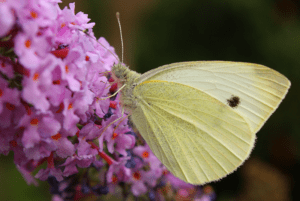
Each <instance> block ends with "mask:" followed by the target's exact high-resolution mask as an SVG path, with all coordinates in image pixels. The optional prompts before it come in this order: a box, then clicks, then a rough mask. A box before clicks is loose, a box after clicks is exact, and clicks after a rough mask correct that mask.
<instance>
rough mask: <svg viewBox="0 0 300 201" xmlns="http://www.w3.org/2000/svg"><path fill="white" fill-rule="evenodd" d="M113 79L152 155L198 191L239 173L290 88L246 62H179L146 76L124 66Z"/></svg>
mask: <svg viewBox="0 0 300 201" xmlns="http://www.w3.org/2000/svg"><path fill="white" fill-rule="evenodd" d="M112 74H113V78H114V79H115V80H116V81H117V82H118V84H119V86H123V89H122V90H121V101H122V105H123V106H124V107H125V109H126V111H128V112H129V114H131V121H132V122H133V124H134V125H135V126H136V128H137V129H138V131H139V132H140V134H141V135H142V136H143V138H144V139H145V140H146V142H147V143H148V145H149V146H150V148H151V150H152V151H153V153H154V154H155V155H156V156H157V157H158V158H159V159H160V161H161V162H162V163H163V164H164V165H165V166H166V167H167V168H168V170H169V171H170V172H172V173H173V174H174V175H175V176H177V177H178V178H180V179H182V180H184V181H186V182H188V183H192V184H204V183H207V182H211V181H215V180H218V179H220V178H222V177H225V176H226V175H228V174H229V173H231V172H233V171H234V170H236V169H237V168H238V167H239V166H240V165H241V164H242V163H243V162H244V161H245V160H246V159H247V158H248V157H249V154H250V152H251V150H252V149H253V146H254V142H255V138H256V137H255V134H256V133H257V132H258V131H259V129H260V128H261V127H262V126H263V124H264V123H265V122H266V120H267V119H268V118H269V117H270V115H271V114H272V113H273V112H274V111H275V110H276V108H277V107H278V105H279V104H280V102H281V101H282V99H283V98H284V97H285V95H286V93H287V91H288V89H289V87H290V81H289V80H288V79H287V78H286V77H285V76H283V75H281V74H280V73H278V72H276V71H275V70H272V69H270V68H268V67H266V66H262V65H257V64H251V63H242V62H223V61H198V62H182V63H174V64H170V65H165V66H162V67H159V68H156V69H153V70H150V71H148V72H146V73H144V74H142V75H141V74H138V73H136V72H134V71H131V70H129V69H128V68H127V67H126V66H124V65H122V64H117V65H115V66H113V68H112Z"/></svg>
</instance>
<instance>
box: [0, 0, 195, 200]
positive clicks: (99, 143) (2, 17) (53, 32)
mask: <svg viewBox="0 0 300 201" xmlns="http://www.w3.org/2000/svg"><path fill="white" fill-rule="evenodd" d="M58 3H60V0H5V1H1V2H0V27H1V29H0V154H4V155H7V154H8V153H9V152H10V151H12V152H13V153H14V162H15V164H16V166H17V168H18V170H19V171H20V172H21V173H22V175H23V176H24V178H25V179H26V181H27V182H28V184H31V183H33V184H36V183H37V181H36V180H35V178H39V179H41V180H48V182H49V183H50V185H52V187H53V188H55V189H59V188H58V186H59V185H61V184H62V183H64V185H66V186H68V185H67V184H65V183H66V181H68V179H69V178H71V176H72V175H73V176H74V175H76V174H77V173H79V168H95V169H96V170H97V177H99V179H100V182H99V183H101V185H96V186H91V185H90V184H89V183H88V182H87V180H88V176H87V174H86V175H85V176H84V177H83V178H85V179H83V180H82V181H79V182H78V185H77V187H78V186H79V190H81V192H86V193H90V192H93V193H96V194H97V192H98V194H105V193H107V192H111V193H113V191H114V189H115V187H116V186H118V185H120V184H121V183H125V184H126V185H128V186H129V187H130V189H131V193H132V194H133V195H135V196H140V195H144V194H146V193H151V192H152V194H155V193H157V192H156V191H155V189H158V186H159V185H161V184H162V183H167V182H171V184H172V183H174V184H178V183H181V184H183V182H182V181H177V180H176V181H175V180H174V179H173V180H172V176H171V175H170V174H169V173H167V171H166V169H165V168H164V166H163V165H162V164H161V163H160V161H159V160H158V159H157V158H156V157H155V156H154V155H153V153H152V152H151V150H150V149H149V147H148V146H147V145H146V144H144V143H136V138H137V136H136V135H135V134H134V133H133V132H132V131H131V129H130V127H129V126H128V124H127V122H128V120H127V117H126V116H125V115H122V109H121V107H120V104H119V98H118V96H117V97H116V96H115V97H112V98H107V96H109V95H112V94H114V93H115V92H116V90H117V89H116V85H115V84H113V80H112V78H110V72H109V71H110V70H111V67H112V66H113V65H114V64H115V63H118V62H119V60H118V58H117V56H116V55H115V53H114V48H113V47H111V46H110V45H109V44H108V42H107V41H106V40H105V39H104V38H100V39H99V40H96V38H95V37H94V34H93V31H92V28H93V26H94V23H88V22H89V20H90V19H89V18H88V17H87V15H86V14H84V13H82V12H79V13H77V14H75V11H74V9H75V4H74V3H72V4H70V5H69V6H70V8H67V7H66V8H64V9H63V10H61V9H60V8H59V6H58ZM116 120H117V121H116ZM44 163H47V167H46V168H45V169H43V168H41V167H40V165H42V164H44ZM36 170H38V172H37V174H35V178H34V177H33V176H32V172H33V171H36ZM103 175H104V176H103ZM168 177H170V178H169V179H168ZM81 178H82V177H81ZM101 178H104V179H102V180H101ZM103 180H105V181H103ZM70 183H71V182H70ZM192 188H194V187H193V186H192V185H188V184H186V186H184V187H180V189H192ZM74 189H75V188H74ZM176 189H177V190H178V189H179V188H176ZM62 191H63V190H61V188H60V191H59V192H58V191H57V192H58V193H53V194H57V195H59V198H57V197H55V199H56V200H57V199H58V200H59V199H62V198H61V197H63V196H62ZM149 195H150V194H149Z"/></svg>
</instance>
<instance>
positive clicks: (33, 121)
mask: <svg viewBox="0 0 300 201" xmlns="http://www.w3.org/2000/svg"><path fill="white" fill-rule="evenodd" d="M30 124H31V125H32V126H37V125H38V124H39V120H38V119H37V118H35V119H32V120H31V121H30Z"/></svg>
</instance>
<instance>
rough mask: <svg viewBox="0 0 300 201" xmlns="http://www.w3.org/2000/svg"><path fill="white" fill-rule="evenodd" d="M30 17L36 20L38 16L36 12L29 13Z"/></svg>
mask: <svg viewBox="0 0 300 201" xmlns="http://www.w3.org/2000/svg"><path fill="white" fill-rule="evenodd" d="M30 15H31V17H32V18H34V19H36V18H37V17H38V14H37V13H36V12H34V11H31V12H30Z"/></svg>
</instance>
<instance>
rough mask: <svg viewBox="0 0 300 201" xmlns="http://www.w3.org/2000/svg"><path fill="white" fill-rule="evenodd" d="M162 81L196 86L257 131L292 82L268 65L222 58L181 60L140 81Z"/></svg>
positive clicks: (160, 68) (149, 73)
mask: <svg viewBox="0 0 300 201" xmlns="http://www.w3.org/2000/svg"><path fill="white" fill-rule="evenodd" d="M147 80H148V81H149V80H162V81H171V82H176V83H181V84H184V85H187V86H190V87H194V88H196V89H198V90H201V91H203V92H204V93H206V94H208V95H210V96H212V97H214V98H216V99H217V100H219V101H220V102H222V103H223V104H226V105H231V106H232V107H234V109H235V111H236V112H237V113H238V114H240V115H241V116H242V117H243V118H244V119H245V120H246V122H247V123H248V124H249V126H250V129H251V130H252V132H253V133H256V132H257V131H258V130H259V129H260V128H261V127H262V125H263V124H264V123H265V121H266V120H267V119H268V118H269V116H270V115H271V114H272V113H273V112H274V111H275V110H276V108H277V107H278V105H279V104H280V102H281V101H282V99H283V98H284V97H285V95H286V93H287V91H288V89H289V87H290V81H289V80H288V79H287V78H286V77H285V76H283V75H282V74H280V73H278V72H277V71H275V70H273V69H270V68H268V67H266V66H262V65H257V64H251V63H242V62H223V61H199V62H182V63H174V64H170V65H165V66H162V67H159V68H156V69H154V70H151V71H148V72H146V73H145V74H143V75H142V76H141V77H140V79H139V80H138V84H140V83H142V82H144V81H147Z"/></svg>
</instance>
